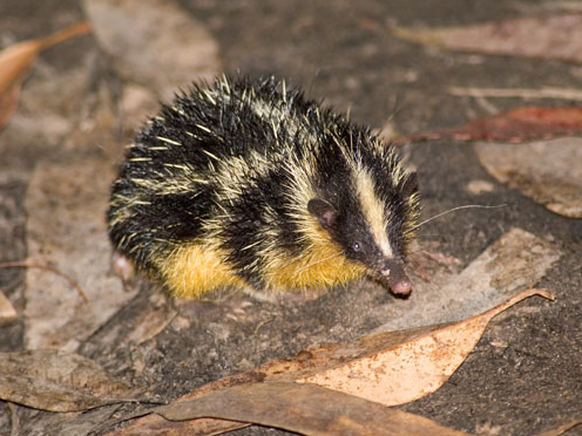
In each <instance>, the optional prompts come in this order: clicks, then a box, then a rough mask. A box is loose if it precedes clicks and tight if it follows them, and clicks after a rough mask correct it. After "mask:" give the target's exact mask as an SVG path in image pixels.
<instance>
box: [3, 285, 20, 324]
mask: <svg viewBox="0 0 582 436" xmlns="http://www.w3.org/2000/svg"><path fill="white" fill-rule="evenodd" d="M16 318H18V314H17V313H16V310H15V309H14V306H13V305H12V303H11V302H10V300H8V298H6V296H5V295H4V292H2V291H0V326H3V325H6V324H10V323H12V322H14V321H16Z"/></svg>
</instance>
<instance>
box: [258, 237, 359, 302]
mask: <svg viewBox="0 0 582 436" xmlns="http://www.w3.org/2000/svg"><path fill="white" fill-rule="evenodd" d="M365 274H366V268H365V266H364V265H363V264H360V263H357V262H351V261H349V260H348V259H346V257H345V256H344V255H343V253H342V252H341V249H340V248H339V247H338V246H337V245H336V244H334V243H333V242H331V241H330V240H329V239H328V237H326V236H323V237H320V238H318V240H317V243H316V244H315V245H314V246H313V247H312V248H311V249H308V250H306V252H305V253H302V254H301V255H300V256H298V257H295V258H293V259H289V258H288V257H284V256H280V257H278V258H277V259H273V260H272V262H271V263H270V265H268V267H267V271H266V273H265V278H266V281H267V286H268V287H269V288H270V289H273V290H274V291H276V290H278V289H280V290H289V289H291V290H301V289H310V290H314V289H318V288H327V287H331V286H334V285H338V284H343V283H347V282H350V281H352V280H355V279H358V278H361V277H363V276H364V275H365Z"/></svg>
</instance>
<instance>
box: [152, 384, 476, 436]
mask: <svg viewBox="0 0 582 436" xmlns="http://www.w3.org/2000/svg"><path fill="white" fill-rule="evenodd" d="M155 412H156V413H158V414H160V415H162V416H163V417H164V418H166V419H169V420H174V421H183V420H191V419H196V418H203V417H213V418H222V419H228V420H231V421H243V422H244V421H246V422H252V423H255V424H261V425H265V426H269V427H276V428H282V429H285V430H289V431H293V432H297V433H301V434H305V435H318V436H337V435H370V436H372V435H378V436H381V435H385V436H414V435H418V436H421V435H429V434H430V435H435V436H439V435H440V436H444V435H448V436H463V435H465V436H467V433H463V432H461V431H456V430H453V429H450V428H446V427H443V426H441V425H439V424H437V423H436V422H434V421H431V420H429V419H426V418H423V417H421V416H418V415H413V414H411V413H406V412H403V411H400V410H396V409H389V408H386V407H384V406H382V405H381V404H378V403H375V402H372V401H366V400H363V399H361V398H358V397H354V396H351V395H346V394H343V393H341V392H337V391H333V390H330V389H326V388H323V387H321V386H316V385H311V384H304V385H301V384H298V383H293V382H271V383H257V384H252V385H243V386H234V387H231V388H226V389H223V390H221V391H218V392H216V393H214V394H210V395H207V396H204V397H202V398H199V399H197V400H190V401H183V402H180V403H176V404H172V405H169V406H163V407H160V408H157V409H156V410H155ZM190 434H191V433H190Z"/></svg>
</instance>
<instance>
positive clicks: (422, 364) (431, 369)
mask: <svg viewBox="0 0 582 436" xmlns="http://www.w3.org/2000/svg"><path fill="white" fill-rule="evenodd" d="M536 294H537V295H542V296H544V297H546V298H553V297H554V294H553V292H551V291H546V290H536V289H532V290H527V291H523V292H521V293H519V294H518V295H516V296H514V297H513V298H511V299H509V300H508V301H507V302H505V303H504V304H501V305H500V306H498V307H496V308H494V309H491V310H489V311H487V312H485V313H483V314H481V315H478V316H476V317H473V318H470V319H468V320H465V321H461V322H459V323H456V324H447V325H444V326H443V325H441V326H430V327H426V328H422V329H416V330H411V331H402V332H388V333H376V334H372V335H368V336H365V337H363V338H361V339H360V340H358V341H356V342H354V343H348V344H334V345H328V346H324V347H320V348H315V349H307V350H305V351H302V352H301V353H299V354H298V355H297V357H296V358H294V359H290V360H282V361H272V362H268V363H266V364H264V365H261V366H260V367H258V368H256V369H255V370H253V371H250V372H247V373H243V374H238V375H234V376H231V377H226V378H224V379H221V380H218V381H217V382H214V383H211V384H208V385H205V386H203V387H201V388H200V389H197V390H196V391H194V392H192V393H191V394H188V395H186V396H184V397H181V398H180V399H178V400H177V401H176V402H175V403H173V405H172V406H175V407H177V408H180V407H181V406H179V404H180V403H181V402H184V401H190V400H197V399H199V398H203V397H205V396H208V395H213V394H214V393H216V392H219V391H222V390H224V389H229V388H231V387H232V386H237V385H249V384H250V385H252V386H250V387H248V388H245V389H249V390H252V389H253V386H255V387H257V389H259V390H260V389H262V383H263V382H267V381H268V382H282V381H283V382H289V381H292V382H299V383H306V384H317V385H320V386H323V387H327V388H330V389H333V390H337V391H341V392H343V393H348V394H352V395H355V396H357V397H359V398H364V399H367V400H370V401H373V402H375V403H381V404H383V405H384V406H389V405H395V404H401V403H403V402H406V401H412V400H414V399H416V398H420V397H421V396H423V395H426V394H428V393H431V392H434V391H435V390H436V389H438V388H439V387H440V386H441V385H442V384H443V383H444V382H445V381H446V380H447V379H448V377H449V376H450V375H451V374H452V373H453V372H454V371H455V369H456V368H457V367H458V366H459V365H460V364H461V363H462V362H463V360H464V359H465V358H466V356H467V355H468V354H469V353H470V352H471V350H472V349H473V347H474V346H475V344H476V343H477V341H478V340H479V338H480V337H481V335H482V333H483V331H484V329H485V327H486V326H487V324H488V322H489V321H490V320H491V318H492V317H494V316H495V315H497V314H498V313H500V312H501V311H503V310H505V309H507V308H508V307H510V306H512V305H513V304H516V303H517V302H519V301H521V300H523V299H524V298H528V297H530V296H532V295H536ZM235 392H238V391H235ZM247 392H248V391H247ZM235 395H238V394H237V393H235ZM226 398H227V400H226V401H228V396H227V397H226ZM172 406H170V407H169V408H167V409H163V410H165V412H164V416H170V415H169V414H168V413H166V412H167V411H168V410H170V409H171V408H172ZM225 407H226V405H225ZM298 407H299V406H298ZM339 407H340V406H339V405H338V408H339ZM221 410H224V408H223V407H222V406H219V405H216V409H215V410H214V411H213V412H212V415H203V416H213V417H217V416H218V417H221V418H224V419H236V420H239V419H240V420H241V421H246V422H258V421H256V420H255V421H253V419H251V417H250V416H247V417H245V418H240V417H237V418H232V416H230V417H227V416H225V415H220V412H221ZM338 410H341V409H338ZM266 413H267V414H268V413H269V412H268V411H267V412H266ZM260 422H263V421H260ZM233 425H234V424H233V422H231V421H226V422H224V423H223V424H221V423H220V422H219V421H216V420H209V419H201V420H197V421H187V422H178V423H172V422H167V421H164V420H163V419H161V418H160V417H158V416H155V415H149V416H145V417H142V418H139V419H138V420H136V421H134V422H133V423H131V424H130V425H128V426H126V427H124V428H122V429H120V430H118V431H116V432H113V433H111V435H117V436H128V435H138V434H148V435H155V434H164V435H179V434H186V433H187V432H191V433H189V434H219V431H223V430H225V429H232V428H233ZM245 425H246V424H244V423H241V424H239V426H241V427H242V426H245ZM402 425H403V426H404V428H405V426H406V424H404V423H403V424H402ZM275 426H277V425H275ZM234 428H238V427H234ZM310 434H326V433H310ZM371 434H374V433H371Z"/></svg>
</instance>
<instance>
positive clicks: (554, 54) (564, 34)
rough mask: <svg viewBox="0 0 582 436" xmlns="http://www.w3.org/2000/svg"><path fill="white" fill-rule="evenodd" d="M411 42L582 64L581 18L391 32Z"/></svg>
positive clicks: (568, 17) (558, 18) (559, 18)
mask: <svg viewBox="0 0 582 436" xmlns="http://www.w3.org/2000/svg"><path fill="white" fill-rule="evenodd" d="M393 33H394V34H395V35H396V36H398V37H400V38H402V39H406V40H409V41H412V42H416V43H420V44H424V45H428V46H436V47H441V48H444V49H447V50H454V51H464V52H476V53H487V54H493V55H514V56H526V57H536V58H542V59H559V60H563V61H568V62H576V63H581V62H582V14H571V15H555V16H545V17H530V18H519V19H514V20H507V21H501V22H496V23H485V24H476V25H470V26H465V27H446V28H444V27H443V28H432V29H430V28H415V29H413V28H394V29H393Z"/></svg>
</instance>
